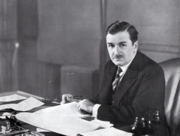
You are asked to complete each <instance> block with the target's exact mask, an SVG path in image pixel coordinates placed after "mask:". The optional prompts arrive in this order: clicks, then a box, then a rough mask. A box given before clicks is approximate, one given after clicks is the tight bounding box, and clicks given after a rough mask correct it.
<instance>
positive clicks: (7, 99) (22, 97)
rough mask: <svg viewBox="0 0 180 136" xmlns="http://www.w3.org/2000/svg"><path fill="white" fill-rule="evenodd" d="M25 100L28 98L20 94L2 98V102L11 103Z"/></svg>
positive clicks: (0, 100) (0, 99)
mask: <svg viewBox="0 0 180 136" xmlns="http://www.w3.org/2000/svg"><path fill="white" fill-rule="evenodd" d="M23 99H26V97H24V96H21V95H18V94H12V95H8V96H2V97H0V102H11V101H17V100H23Z"/></svg>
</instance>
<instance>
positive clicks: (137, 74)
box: [92, 51, 168, 131]
mask: <svg viewBox="0 0 180 136" xmlns="http://www.w3.org/2000/svg"><path fill="white" fill-rule="evenodd" d="M116 70H117V66H115V65H114V64H113V63H112V61H109V62H108V63H107V64H106V67H105V71H104V77H103V82H102V86H101V90H100V93H99V94H98V95H97V97H96V98H94V99H93V100H92V101H93V102H94V103H99V104H101V106H100V108H99V109H98V116H97V118H98V119H101V120H106V121H110V122H112V123H114V124H115V125H116V126H121V125H122V126H123V125H131V124H133V122H134V120H135V117H137V116H138V117H145V116H146V115H147V114H146V113H147V112H149V111H150V110H155V109H157V108H158V110H159V111H160V114H161V119H162V121H161V124H162V125H161V126H162V131H166V129H167V130H168V128H167V124H166V118H165V115H164V95H165V79H164V73H163V70H162V68H161V67H160V66H159V65H158V64H157V63H156V62H154V61H153V60H151V59H149V58H148V57H147V56H145V55H144V54H142V53H141V52H140V51H138V52H137V54H136V56H135V58H134V60H133V61H132V63H131V64H130V66H129V68H128V70H127V71H126V74H125V75H124V77H123V79H122V80H121V82H120V84H119V85H118V87H117V89H116V92H115V94H113V92H112V82H113V80H114V78H115V73H116Z"/></svg>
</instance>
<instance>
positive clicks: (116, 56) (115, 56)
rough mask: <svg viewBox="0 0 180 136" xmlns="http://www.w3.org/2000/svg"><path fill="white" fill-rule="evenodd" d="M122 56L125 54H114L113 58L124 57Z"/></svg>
mask: <svg viewBox="0 0 180 136" xmlns="http://www.w3.org/2000/svg"><path fill="white" fill-rule="evenodd" d="M122 56H123V55H114V56H113V59H120V58H122Z"/></svg>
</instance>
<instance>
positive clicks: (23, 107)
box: [0, 97, 44, 111]
mask: <svg viewBox="0 0 180 136" xmlns="http://www.w3.org/2000/svg"><path fill="white" fill-rule="evenodd" d="M43 104H44V103H43V102H41V101H39V100H37V99H35V98H33V97H30V98H28V99H26V100H24V101H22V102H20V103H17V104H4V105H0V110H4V109H13V110H16V111H29V110H31V109H34V108H36V107H40V106H42V105H43Z"/></svg>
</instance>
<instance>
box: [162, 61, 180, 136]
mask: <svg viewBox="0 0 180 136" xmlns="http://www.w3.org/2000/svg"><path fill="white" fill-rule="evenodd" d="M160 66H161V67H162V68H163V70H164V75H165V81H166V87H165V114H166V117H167V122H168V125H169V127H170V131H171V135H172V136H180V58H174V59H170V60H167V61H164V62H161V63H160Z"/></svg>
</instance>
